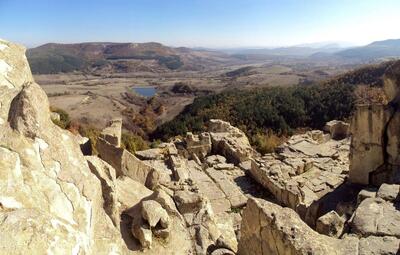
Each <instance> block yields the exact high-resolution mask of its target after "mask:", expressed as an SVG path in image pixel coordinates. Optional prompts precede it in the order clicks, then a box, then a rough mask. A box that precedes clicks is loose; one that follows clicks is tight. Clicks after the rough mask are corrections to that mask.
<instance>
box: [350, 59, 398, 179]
mask: <svg viewBox="0 0 400 255" xmlns="http://www.w3.org/2000/svg"><path fill="white" fill-rule="evenodd" d="M399 66H400V62H395V63H394V64H392V65H391V66H390V67H389V68H388V69H387V70H386V71H385V75H384V79H383V80H384V92H385V94H386V96H387V99H388V101H389V103H388V104H387V105H361V106H358V107H357V110H356V113H355V115H354V117H353V119H352V123H351V126H352V127H351V129H352V134H353V139H352V146H351V148H352V151H351V157H350V161H351V164H350V180H351V181H352V182H354V183H361V184H373V185H376V186H379V185H381V184H382V183H399V182H400V157H399V154H400V149H399V148H400V139H399V135H398V134H399V132H400V128H399V124H400V109H399V107H398V106H399V103H400V100H399V98H400V94H399V87H400V80H399V73H400V70H399ZM396 72H397V73H396Z"/></svg>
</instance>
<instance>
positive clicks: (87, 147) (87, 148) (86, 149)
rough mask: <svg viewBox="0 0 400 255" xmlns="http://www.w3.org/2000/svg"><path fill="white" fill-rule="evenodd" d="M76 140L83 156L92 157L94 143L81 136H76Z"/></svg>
mask: <svg viewBox="0 0 400 255" xmlns="http://www.w3.org/2000/svg"><path fill="white" fill-rule="evenodd" d="M75 139H76V141H77V143H78V144H79V146H80V147H81V151H82V153H83V155H85V156H90V155H92V152H93V148H92V143H91V142H90V140H89V138H87V137H83V136H81V135H79V134H78V135H76V136H75Z"/></svg>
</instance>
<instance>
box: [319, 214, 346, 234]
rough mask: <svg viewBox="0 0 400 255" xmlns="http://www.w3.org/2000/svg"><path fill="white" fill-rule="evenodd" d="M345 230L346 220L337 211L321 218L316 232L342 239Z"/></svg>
mask: <svg viewBox="0 0 400 255" xmlns="http://www.w3.org/2000/svg"><path fill="white" fill-rule="evenodd" d="M343 229H344V219H343V218H342V217H340V216H339V215H338V214H337V213H336V212H335V211H330V212H329V213H327V214H325V215H323V216H321V217H319V218H318V220H317V225H316V231H317V232H318V233H320V234H324V235H327V236H332V237H340V235H341V234H342V233H343Z"/></svg>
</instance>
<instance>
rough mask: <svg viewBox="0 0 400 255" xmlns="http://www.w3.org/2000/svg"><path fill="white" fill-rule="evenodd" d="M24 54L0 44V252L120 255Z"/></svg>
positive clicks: (115, 235)
mask: <svg viewBox="0 0 400 255" xmlns="http://www.w3.org/2000/svg"><path fill="white" fill-rule="evenodd" d="M24 51H25V49H24V48H22V47H20V46H17V45H14V44H11V43H8V42H5V41H0V66H1V67H0V123H1V124H0V194H1V195H0V203H1V206H0V218H1V221H0V222H1V223H0V232H1V234H0V240H1V241H0V247H1V253H3V254H13V253H16V251H18V253H32V251H34V252H35V253H38V254H45V253H46V252H47V253H53V254H66V253H76V254H77V253H81V254H97V253H113V252H117V253H123V252H125V251H127V249H126V247H124V245H123V241H122V240H121V239H120V238H119V235H120V234H119V230H118V229H117V228H116V227H115V226H114V224H113V222H112V220H111V219H110V217H109V216H108V215H107V213H106V212H105V210H104V209H103V204H104V200H103V197H102V194H101V183H100V181H99V179H97V177H96V176H95V175H94V174H93V173H92V172H91V171H90V169H89V167H88V164H87V163H86V160H85V158H84V157H83V155H82V153H81V151H80V148H79V145H78V144H77V143H76V141H75V139H74V137H73V135H72V134H70V133H69V132H68V131H65V130H61V129H60V128H59V127H57V126H55V125H54V124H53V123H52V121H51V119H50V110H49V103H48V99H47V96H46V94H45V93H44V92H43V90H42V89H41V88H40V86H38V85H37V84H36V83H35V82H34V81H33V79H32V76H31V73H30V71H29V65H28V62H27V61H26V58H25V55H24Z"/></svg>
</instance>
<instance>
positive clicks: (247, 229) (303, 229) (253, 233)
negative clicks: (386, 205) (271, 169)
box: [238, 199, 400, 255]
mask: <svg viewBox="0 0 400 255" xmlns="http://www.w3.org/2000/svg"><path fill="white" fill-rule="evenodd" d="M394 225H395V224H393V225H392V226H394ZM241 233H242V234H241V240H240V242H239V251H238V254H243V255H247V254H248V255H250V254H251V255H253V254H254V255H256V254H257V255H274V254H304V255H305V254H343V255H344V254H346V255H364V254H393V255H394V254H398V253H397V252H398V250H399V245H400V240H399V239H397V238H396V237H394V236H365V237H364V236H358V237H357V236H350V235H349V236H346V237H345V238H342V239H336V238H333V237H328V236H325V235H321V234H318V233H317V232H315V231H314V230H312V229H311V228H310V227H309V226H307V225H306V224H305V223H304V222H303V221H302V220H301V219H300V217H299V216H298V214H297V213H296V212H295V211H293V210H292V209H289V208H282V207H280V206H278V205H276V204H273V203H270V202H267V201H263V200H256V199H250V200H249V202H248V203H247V207H246V209H245V211H244V213H243V221H242V229H241Z"/></svg>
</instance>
